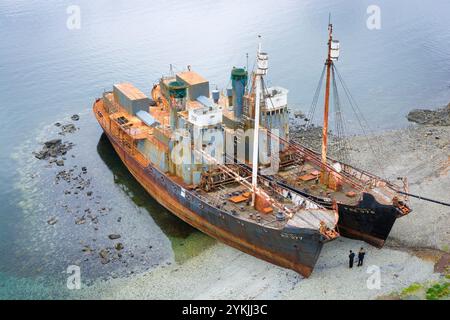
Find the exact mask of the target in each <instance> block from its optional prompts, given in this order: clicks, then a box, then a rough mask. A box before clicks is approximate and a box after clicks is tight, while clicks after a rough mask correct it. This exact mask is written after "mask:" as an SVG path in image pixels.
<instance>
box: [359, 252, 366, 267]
mask: <svg viewBox="0 0 450 320" xmlns="http://www.w3.org/2000/svg"><path fill="white" fill-rule="evenodd" d="M365 254H366V252H365V251H364V248H363V247H361V249H359V252H358V267H361V266H362V265H363V262H364V255H365Z"/></svg>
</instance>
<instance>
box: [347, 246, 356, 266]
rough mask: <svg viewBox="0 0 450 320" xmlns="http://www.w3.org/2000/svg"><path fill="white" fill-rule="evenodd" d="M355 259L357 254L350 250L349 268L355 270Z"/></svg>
mask: <svg viewBox="0 0 450 320" xmlns="http://www.w3.org/2000/svg"><path fill="white" fill-rule="evenodd" d="M354 259H355V253H354V252H353V251H352V250H350V254H349V255H348V267H349V268H353V260H354Z"/></svg>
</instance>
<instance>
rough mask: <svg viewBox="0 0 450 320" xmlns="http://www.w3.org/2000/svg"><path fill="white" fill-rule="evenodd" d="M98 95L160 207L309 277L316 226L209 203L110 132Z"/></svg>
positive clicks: (120, 151) (319, 242)
mask: <svg viewBox="0 0 450 320" xmlns="http://www.w3.org/2000/svg"><path fill="white" fill-rule="evenodd" d="M102 105H103V102H102V100H101V99H99V100H97V101H96V102H95V104H94V107H93V109H94V114H95V116H96V118H97V121H98V122H99V124H100V125H101V127H102V128H103V131H104V132H105V134H106V136H107V137H108V139H109V141H110V142H111V144H112V146H113V147H114V149H115V151H116V153H117V155H118V156H119V157H120V159H121V160H122V162H123V163H124V165H125V166H126V167H127V169H128V170H129V171H130V173H131V174H132V175H133V176H134V177H135V179H136V180H137V181H138V182H139V183H140V184H141V185H142V187H143V188H144V189H145V190H146V191H147V192H148V193H149V194H150V195H151V196H152V197H153V198H154V199H155V200H156V201H158V202H159V203H160V204H161V205H162V206H163V207H165V208H166V209H167V210H169V211H170V212H172V213H173V214H175V215H176V216H178V217H179V218H180V219H182V220H183V221H185V222H186V223H188V224H190V225H191V226H193V227H195V228H196V229H198V230H200V231H202V232H204V233H206V234H208V235H209V236H211V237H213V238H215V239H217V240H219V241H221V242H223V243H225V244H227V245H230V246H232V247H234V248H236V249H239V250H241V251H243V252H246V253H248V254H251V255H253V256H255V257H257V258H260V259H263V260H266V261H268V262H271V263H273V264H276V265H279V266H281V267H285V268H289V269H292V270H295V271H296V272H298V273H300V274H301V275H303V276H305V277H308V276H309V275H310V274H311V272H312V270H313V268H314V266H315V264H316V261H317V259H318V257H319V255H320V252H321V249H322V246H323V244H324V243H325V242H326V241H327V239H326V238H325V237H324V236H323V235H322V234H321V233H320V232H318V231H317V230H313V229H304V228H298V227H289V226H286V227H284V228H283V229H274V228H266V227H264V226H262V225H257V224H254V223H251V222H247V221H245V220H241V219H237V218H236V217H233V216H232V215H231V214H229V213H227V212H224V211H222V210H220V209H218V208H216V207H213V206H211V205H210V204H208V203H207V201H204V200H202V199H201V198H200V197H198V196H197V195H196V194H195V193H194V192H191V191H189V190H186V189H185V188H183V187H182V186H181V185H180V184H178V183H176V182H175V181H174V180H173V179H170V178H169V177H167V176H166V175H165V174H164V173H163V172H161V171H160V170H158V169H157V168H156V167H154V166H152V165H148V166H142V164H141V163H140V162H139V161H138V160H137V159H136V158H135V157H134V156H133V154H131V153H130V152H129V151H127V150H128V149H127V148H126V147H125V146H124V145H123V144H122V143H121V142H120V139H118V138H117V137H116V136H115V135H114V134H113V133H112V132H109V130H108V128H107V127H108V125H107V122H108V121H107V119H106V116H107V114H106V112H105V111H104V109H103V107H102Z"/></svg>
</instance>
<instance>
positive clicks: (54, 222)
mask: <svg viewBox="0 0 450 320" xmlns="http://www.w3.org/2000/svg"><path fill="white" fill-rule="evenodd" d="M57 222H58V219H57V218H55V217H53V218H50V219H49V220H47V223H48V224H49V225H51V226H52V225H54V224H56V223H57Z"/></svg>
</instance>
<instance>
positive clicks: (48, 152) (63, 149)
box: [33, 139, 73, 165]
mask: <svg viewBox="0 0 450 320" xmlns="http://www.w3.org/2000/svg"><path fill="white" fill-rule="evenodd" d="M72 147H73V143H70V142H69V143H63V142H62V141H61V139H52V140H49V141H46V142H44V146H43V147H42V149H41V150H40V151H35V152H33V154H34V156H35V157H36V158H37V159H39V160H48V159H50V158H57V157H59V156H63V155H65V154H66V153H67V151H69V150H70V149H72ZM59 161H63V160H59ZM52 162H55V161H52ZM56 162H57V161H56ZM57 164H58V163H57ZM58 165H60V164H58ZM62 165H64V162H63V164H62Z"/></svg>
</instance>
